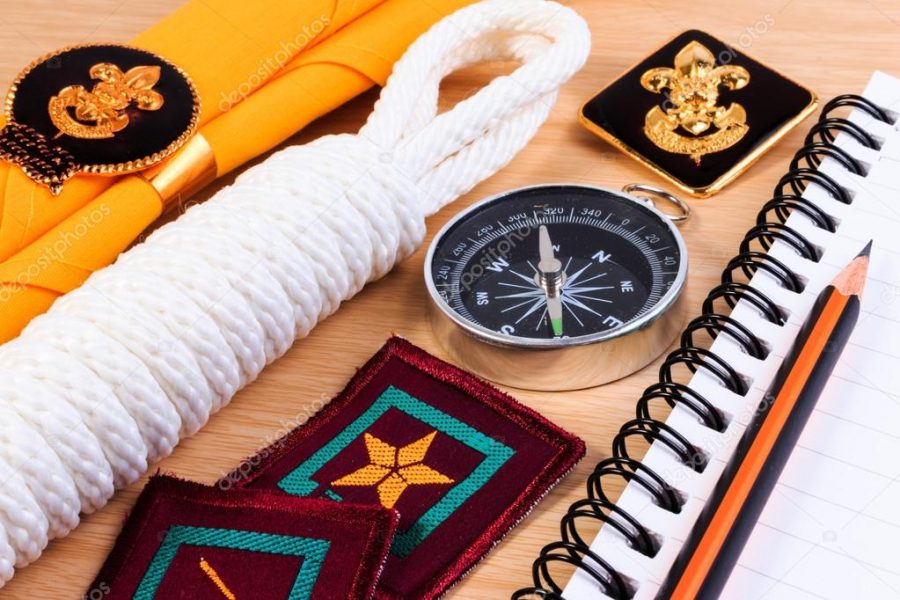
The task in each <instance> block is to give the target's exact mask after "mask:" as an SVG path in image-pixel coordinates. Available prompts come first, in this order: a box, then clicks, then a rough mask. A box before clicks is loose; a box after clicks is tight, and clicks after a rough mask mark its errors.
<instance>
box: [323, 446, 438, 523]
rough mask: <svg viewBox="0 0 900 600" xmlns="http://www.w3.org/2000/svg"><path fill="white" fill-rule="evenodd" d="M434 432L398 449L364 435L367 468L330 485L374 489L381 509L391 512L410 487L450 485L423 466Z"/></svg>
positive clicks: (429, 468)
mask: <svg viewBox="0 0 900 600" xmlns="http://www.w3.org/2000/svg"><path fill="white" fill-rule="evenodd" d="M435 435H437V431H432V432H431V433H429V434H428V435H426V436H425V437H423V438H421V439H419V440H416V441H415V442H412V443H410V444H407V445H406V446H403V447H402V448H400V449H397V448H396V447H395V446H391V445H390V444H388V443H387V442H384V441H382V440H380V439H378V438H377V437H375V436H374V435H371V434H369V433H366V434H364V439H365V442H366V450H367V451H368V453H369V461H370V462H369V464H368V465H366V466H364V467H362V468H360V469H357V470H356V471H354V472H352V473H350V474H349V475H344V476H343V477H341V478H340V479H338V480H336V481H332V482H331V485H341V486H357V487H369V486H378V499H379V500H380V501H381V504H382V505H383V506H384V507H385V508H393V507H394V505H395V504H397V501H398V500H399V499H400V496H401V495H402V494H403V492H404V491H406V488H408V487H409V486H411V485H428V484H435V483H443V484H447V483H453V480H452V479H451V478H449V477H447V476H446V475H444V474H443V473H439V472H438V471H435V470H434V469H432V468H431V467H429V466H428V465H425V464H424V462H423V461H424V460H425V454H427V453H428V448H429V447H430V446H431V442H432V441H434V436H435Z"/></svg>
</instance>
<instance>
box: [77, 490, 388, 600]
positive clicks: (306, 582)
mask: <svg viewBox="0 0 900 600" xmlns="http://www.w3.org/2000/svg"><path fill="white" fill-rule="evenodd" d="M396 526H397V515H396V513H394V512H392V511H389V510H387V509H384V508H382V507H378V506H358V505H353V504H349V503H341V504H340V505H336V504H335V503H334V502H332V501H324V500H315V499H308V498H297V497H292V496H288V495H285V494H281V493H277V492H269V491H265V490H238V491H228V492H225V491H222V490H220V489H216V488H210V487H206V486H203V485H199V484H196V483H191V482H187V481H181V480H178V479H174V478H171V477H154V478H153V479H151V480H150V482H149V483H148V484H147V487H146V488H145V489H144V491H143V492H142V493H141V497H140V498H139V499H138V502H137V504H136V505H135V508H134V510H133V511H132V514H131V516H130V517H129V519H128V522H127V523H126V525H125V528H124V529H123V530H122V533H121V534H120V536H119V539H118V540H117V541H116V545H115V547H114V548H113V550H112V552H111V553H110V555H109V558H108V559H107V561H106V564H105V565H104V566H103V568H102V569H101V570H100V573H99V574H98V575H97V578H96V579H95V582H94V584H93V585H92V586H91V589H108V590H109V592H108V593H107V594H106V595H105V598H109V599H110V600H117V599H125V598H131V599H134V600H151V599H157V600H158V599H163V598H165V599H170V598H172V599H174V598H185V599H187V598H190V599H192V600H193V599H200V600H245V599H249V598H253V599H263V598H271V599H273V600H274V599H279V600H282V599H288V600H309V599H312V598H335V599H338V598H341V599H343V598H356V599H365V598H370V597H372V594H373V593H374V590H375V583H376V580H377V578H378V575H379V573H380V571H381V568H382V566H383V564H384V559H385V557H386V556H387V552H388V548H389V547H390V543H391V538H392V536H393V533H394V531H395V529H396ZM101 586H102V587H101Z"/></svg>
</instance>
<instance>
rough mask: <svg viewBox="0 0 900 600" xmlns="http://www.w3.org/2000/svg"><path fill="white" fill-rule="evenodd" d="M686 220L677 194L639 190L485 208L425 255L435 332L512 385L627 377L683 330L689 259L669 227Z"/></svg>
mask: <svg viewBox="0 0 900 600" xmlns="http://www.w3.org/2000/svg"><path fill="white" fill-rule="evenodd" d="M632 194H636V195H632ZM655 200H663V201H666V202H668V203H670V204H672V205H674V207H675V208H676V209H677V210H678V211H679V212H678V214H677V215H675V214H673V215H670V214H666V213H663V212H661V211H660V210H658V209H657V208H656V207H655ZM689 214H690V210H689V208H688V206H687V205H686V204H684V202H682V201H681V200H680V199H678V198H676V197H675V196H672V195H671V194H668V193H667V192H664V191H663V190H659V189H657V188H653V187H650V186H643V185H638V184H632V185H630V186H626V188H625V191H624V193H623V192H616V191H612V190H608V189H603V188H597V187H589V186H583V185H563V184H559V185H542V186H536V187H528V188H522V189H517V190H513V191H510V192H505V193H503V194H500V195H498V196H494V197H492V198H488V199H487V200H484V201H482V202H479V203H477V204H475V205H474V206H472V207H470V208H469V209H467V210H466V211H464V212H462V213H460V214H459V215H457V216H456V217H455V218H454V219H453V220H452V221H451V222H450V223H448V224H447V225H446V226H445V227H444V228H443V229H442V230H441V231H440V232H438V234H437V236H436V237H435V239H434V241H433V242H432V244H431V247H430V248H429V250H428V255H427V258H426V260H425V281H426V285H427V287H428V292H429V296H430V316H431V322H432V326H433V328H434V331H435V333H436V336H437V337H438V339H439V340H440V341H441V343H442V344H443V345H444V347H445V349H446V350H447V351H448V352H449V353H450V354H451V355H452V356H453V358H454V359H455V360H456V361H457V362H458V363H459V364H461V365H463V366H464V367H466V368H468V369H470V370H472V371H475V372H476V373H479V374H480V375H482V376H484V377H487V378H488V379H491V380H493V381H497V382H499V383H503V384H506V385H511V386H514V387H521V388H527V389H540V390H565V389H580V388H585V387H592V386H595V385H600V384H602V383H606V382H609V381H613V380H615V379H618V378H620V377H624V376H625V375H628V374H630V373H632V372H634V371H636V370H637V369H640V368H641V367H643V366H645V365H647V364H648V363H649V362H651V361H652V360H653V359H654V358H656V357H657V356H659V354H661V353H662V352H663V350H665V348H666V347H667V346H668V345H669V344H670V343H671V342H672V340H673V339H674V338H675V336H676V335H677V333H678V331H679V329H680V325H681V314H680V312H681V311H679V310H674V309H675V308H676V306H677V304H678V301H679V299H680V298H681V297H682V291H683V289H684V285H685V279H686V273H687V251H686V248H685V244H684V240H683V238H682V237H681V234H680V233H679V232H678V230H677V228H676V227H675V226H674V224H673V221H683V220H685V219H687V217H688V215H689Z"/></svg>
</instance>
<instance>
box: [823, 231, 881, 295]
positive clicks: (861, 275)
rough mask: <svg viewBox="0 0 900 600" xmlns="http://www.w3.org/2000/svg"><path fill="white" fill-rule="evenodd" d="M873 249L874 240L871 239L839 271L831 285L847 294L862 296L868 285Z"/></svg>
mask: <svg viewBox="0 0 900 600" xmlns="http://www.w3.org/2000/svg"><path fill="white" fill-rule="evenodd" d="M871 251H872V242H871V241H869V243H868V244H866V247H865V248H863V249H862V252H860V253H859V254H858V255H857V256H856V257H855V258H854V259H853V260H851V261H850V263H849V264H848V265H847V266H846V267H844V269H843V270H842V271H841V272H840V273H838V275H837V277H835V278H834V280H833V281H832V282H831V285H833V286H834V287H835V289H837V291H838V292H840V293H841V294H844V295H845V296H862V291H863V288H864V287H865V285H866V274H867V273H868V272H869V253H870V252H871Z"/></svg>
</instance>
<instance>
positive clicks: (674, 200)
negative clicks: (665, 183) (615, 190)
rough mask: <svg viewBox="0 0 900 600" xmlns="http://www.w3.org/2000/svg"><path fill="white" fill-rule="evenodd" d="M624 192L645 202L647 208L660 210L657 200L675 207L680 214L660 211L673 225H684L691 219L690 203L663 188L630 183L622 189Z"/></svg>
mask: <svg viewBox="0 0 900 600" xmlns="http://www.w3.org/2000/svg"><path fill="white" fill-rule="evenodd" d="M622 191H623V192H625V193H626V194H628V195H629V196H632V197H633V198H634V199H635V200H638V201H640V202H643V203H644V204H646V205H647V206H651V207H653V208H657V209H658V208H659V207H658V206H657V205H656V202H657V200H663V201H664V202H667V203H668V204H671V205H673V206H675V208H677V209H678V212H677V213H674V214H673V213H668V212H666V211H663V210H661V209H660V212H662V213H663V214H664V215H665V216H666V217H667V218H668V219H669V220H670V221H672V222H673V223H679V224H680V223H684V222H685V221H687V220H688V219H689V218H691V207H690V206H688V203H687V202H685V201H684V200H682V199H681V198H679V197H678V196H676V195H675V194H670V193H669V192H667V191H666V190H664V189H662V188H658V187H656V186H653V185H647V184H644V183H629V184H628V185H626V186H624V187H623V188H622ZM635 192H640V194H636V193H635Z"/></svg>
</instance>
